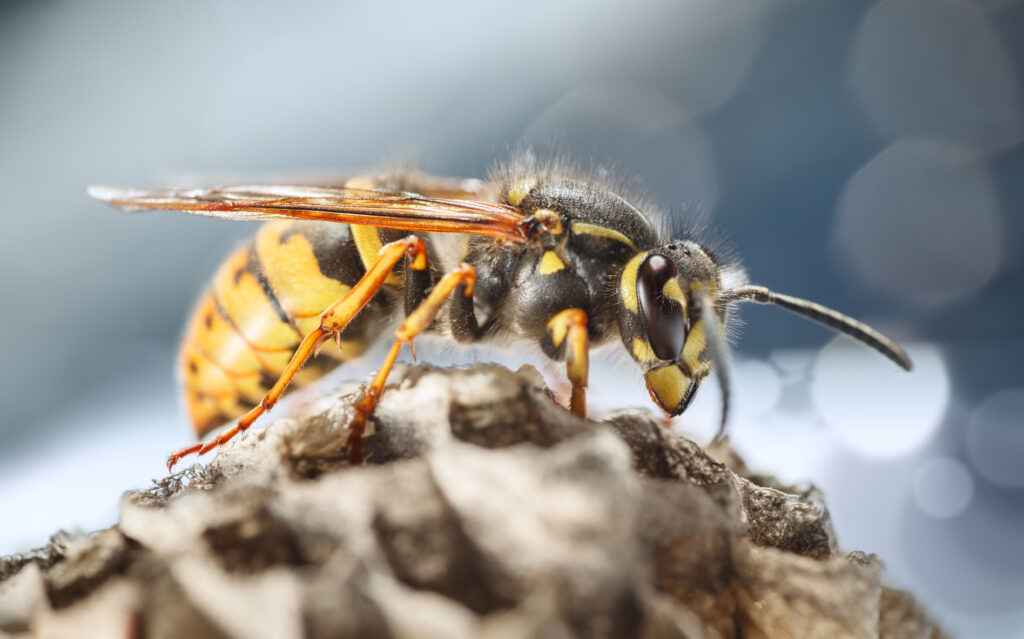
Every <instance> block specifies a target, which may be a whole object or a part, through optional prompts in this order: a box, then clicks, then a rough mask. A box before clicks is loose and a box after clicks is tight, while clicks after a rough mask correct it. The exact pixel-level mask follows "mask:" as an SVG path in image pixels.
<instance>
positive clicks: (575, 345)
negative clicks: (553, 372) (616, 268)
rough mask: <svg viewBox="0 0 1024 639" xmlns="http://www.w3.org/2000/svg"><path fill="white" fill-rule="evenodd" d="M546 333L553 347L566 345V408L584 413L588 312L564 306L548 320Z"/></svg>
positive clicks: (587, 368) (585, 405) (587, 367)
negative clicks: (569, 392) (568, 384)
mask: <svg viewBox="0 0 1024 639" xmlns="http://www.w3.org/2000/svg"><path fill="white" fill-rule="evenodd" d="M548 336H549V337H550V338H551V343H552V344H553V345H554V347H555V348H556V349H560V348H562V345H563V344H565V345H566V357H565V371H566V373H567V374H568V377H569V381H570V382H571V383H572V395H570V397H569V410H571V411H572V412H573V414H574V415H578V416H580V417H586V416H587V377H588V375H589V371H590V338H589V337H588V335H587V314H586V312H584V311H582V310H581V309H578V308H567V309H565V310H564V311H562V312H560V313H558V314H557V315H555V316H554V317H552V318H551V319H550V320H548Z"/></svg>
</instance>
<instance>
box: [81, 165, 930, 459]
mask: <svg viewBox="0 0 1024 639" xmlns="http://www.w3.org/2000/svg"><path fill="white" fill-rule="evenodd" d="M89 193H90V194H91V195H92V196H93V197H94V198H97V199H99V200H102V201H104V202H108V203H110V204H112V205H114V206H116V207H119V208H121V209H123V210H125V211H129V212H135V211H141V210H147V209H160V210H173V211H184V212H186V213H191V214H197V215H207V216H212V217H218V218H224V219H232V220H259V221H264V220H267V222H266V223H265V224H264V225H263V226H262V227H261V228H260V230H259V231H258V232H257V233H256V235H255V237H254V238H253V239H252V240H251V241H250V242H249V243H248V244H246V245H244V246H242V247H241V248H239V249H237V250H236V251H235V252H234V253H232V254H231V255H230V256H229V257H228V258H227V260H226V261H225V262H224V263H223V265H222V266H221V267H220V268H219V270H218V271H217V273H216V274H215V275H214V277H213V280H212V283H211V285H210V286H209V288H208V289H207V290H206V291H205V292H204V293H203V294H202V295H201V297H200V299H199V302H198V304H197V306H196V308H195V311H194V313H193V315H192V317H191V319H190V320H189V322H188V325H187V329H186V333H185V337H184V339H183V341H182V344H181V353H180V373H181V377H182V378H183V380H184V395H185V403H186V406H187V410H188V413H189V415H190V417H191V421H192V424H193V426H194V429H195V432H196V435H197V436H198V438H200V439H201V438H202V437H203V436H204V435H206V434H207V433H208V432H210V431H211V430H213V429H215V428H217V427H219V426H220V425H222V424H224V423H225V422H227V421H230V420H234V419H236V418H238V421H237V422H236V423H235V424H234V425H233V426H231V427H230V428H228V429H227V430H224V431H223V432H221V433H220V434H219V435H218V436H216V437H214V438H212V439H210V440H209V441H207V442H205V443H203V442H201V441H200V443H196V444H194V445H191V446H188V447H185V448H182V449H180V450H178V451H175V452H173V453H171V455H170V456H169V458H168V464H167V465H168V469H169V470H170V468H171V467H173V465H174V464H175V463H176V462H177V461H178V460H180V459H181V458H182V457H184V456H186V455H189V454H191V453H199V454H203V453H206V452H208V451H210V450H212V449H213V448H215V447H217V446H219V445H221V444H224V443H225V442H227V441H228V440H230V439H231V438H232V437H234V436H235V435H237V434H238V433H240V432H242V431H244V430H246V429H247V428H249V427H250V426H251V425H252V424H253V422H254V421H255V420H256V419H257V418H258V417H260V416H261V415H262V414H263V413H264V412H266V411H268V410H270V409H271V408H272V407H273V406H274V405H275V403H276V402H277V401H278V399H279V398H280V397H281V396H282V394H283V393H284V392H285V390H286V389H287V388H288V387H289V384H291V383H292V382H293V381H294V382H296V383H301V382H302V381H303V379H304V378H315V377H316V376H318V375H321V374H323V373H324V372H325V371H326V370H327V369H329V368H331V367H333V366H336V365H338V364H339V363H341V362H344V361H346V360H348V359H351V358H353V357H356V356H358V355H360V354H361V353H363V352H364V351H365V350H366V349H367V347H368V346H369V345H371V344H372V343H373V342H374V341H375V340H376V339H377V338H379V337H380V336H381V334H382V333H384V332H385V331H386V330H387V328H386V327H388V326H389V325H393V324H389V320H391V319H394V320H395V321H397V320H398V319H399V317H398V316H399V314H401V315H404V321H402V322H401V324H400V325H399V327H398V328H397V329H396V330H395V331H394V341H393V343H392V346H391V349H390V350H389V351H388V353H387V355H386V357H385V359H384V362H383V364H382V366H381V367H380V369H379V371H378V372H377V373H376V375H375V376H374V378H373V380H372V381H371V382H370V383H369V384H368V386H366V388H365V390H364V391H363V393H362V396H361V398H360V399H359V400H358V402H357V403H356V405H355V411H354V415H353V417H352V420H351V423H350V424H349V434H348V438H347V446H348V450H349V455H350V459H351V461H352V462H354V463H358V462H360V461H361V459H362V446H361V442H362V435H363V431H364V429H365V427H366V423H367V420H368V419H369V418H370V417H371V415H372V413H373V410H374V407H375V406H376V404H377V401H378V399H379V398H380V395H381V393H382V392H383V391H384V386H385V382H386V380H387V376H388V373H389V372H390V370H391V368H392V366H393V365H394V363H395V361H396V358H397V357H398V355H399V352H400V350H401V349H402V347H403V345H405V344H409V345H410V347H412V344H413V340H414V339H415V338H416V337H417V336H419V335H421V334H424V333H432V334H437V335H441V336H444V337H447V338H450V339H453V340H455V341H457V342H464V343H468V342H480V341H485V340H491V339H494V338H498V337H501V338H505V339H508V338H513V339H519V340H528V341H531V342H533V343H535V344H538V345H539V346H540V348H541V349H542V351H543V352H544V353H545V354H546V355H547V356H548V357H549V358H551V359H552V360H555V361H559V362H565V370H566V374H567V377H568V380H569V382H570V384H571V395H570V399H569V409H570V410H571V411H572V412H573V413H575V414H576V415H579V416H586V388H587V377H588V370H589V363H588V357H589V351H590V349H591V348H592V347H596V346H599V345H602V344H604V343H606V342H611V341H613V340H615V339H616V338H618V339H619V340H620V341H621V343H622V346H623V347H624V348H625V350H626V352H627V353H628V354H629V356H630V357H631V358H632V359H633V360H634V361H635V362H636V364H637V365H638V366H639V367H640V369H641V371H642V373H643V377H644V380H645V381H646V384H647V390H648V391H649V393H650V396H651V398H652V400H653V401H654V402H655V403H656V404H657V405H658V406H659V407H660V408H661V409H662V410H664V411H665V413H667V414H668V415H671V416H676V415H679V414H680V413H682V412H683V411H684V410H686V408H687V406H689V405H690V403H691V402H692V400H693V398H694V396H695V394H696V393H697V390H698V388H699V387H700V385H701V383H702V382H703V381H704V380H705V379H706V378H707V377H708V376H709V374H710V373H711V371H712V369H714V370H715V371H716V372H717V375H716V377H717V379H718V382H719V385H720V386H721V390H722V408H721V425H720V429H719V437H721V436H722V434H723V433H724V428H725V425H726V421H727V416H728V410H729V390H730V388H729V374H728V371H729V367H728V362H727V358H726V353H725V341H726V340H725V336H726V335H727V334H728V331H729V327H730V321H731V318H732V312H733V308H734V306H735V305H736V304H737V303H739V302H759V303H764V304H774V305H777V306H781V307H782V308H784V309H787V310H789V311H792V312H794V313H796V314H798V315H801V316H803V317H805V318H808V319H810V320H813V321H816V322H819V323H821V324H824V325H825V326H828V327H830V328H832V329H834V330H836V331H839V332H842V333H845V334H847V335H849V336H851V337H853V338H855V339H857V340H859V341H861V342H863V343H864V344H866V345H867V346H870V347H871V348H873V349H875V350H877V351H878V352H880V353H881V354H882V355H884V356H886V357H888V358H889V359H891V360H892V361H893V362H895V363H896V364H897V365H899V366H900V367H902V368H904V369H906V370H910V368H911V361H910V358H909V357H908V356H907V354H906V353H905V352H904V351H903V350H902V349H901V348H900V347H899V346H897V345H896V344H895V343H894V342H893V341H892V340H890V339H889V338H887V337H885V336H884V335H882V334H881V333H880V332H878V331H876V330H875V329H873V328H871V327H869V326H867V325H865V324H863V323H861V322H859V321H857V320H855V319H853V318H851V317H848V316H846V315H844V314H842V313H840V312H838V311H835V310H832V309H830V308H826V307H824V306H821V305H819V304H816V303H814V302H810V301H808V300H804V299H799V298H796V297H791V296H789V295H782V294H779V293H775V292H773V291H771V290H769V289H768V288H765V287H763V286H756V285H752V284H750V283H749V282H748V280H747V277H746V275H745V272H744V270H743V269H742V267H741V266H740V265H739V263H738V262H737V261H736V260H734V259H730V258H725V257H721V256H719V255H717V254H716V252H714V251H712V250H711V249H710V248H709V247H708V245H706V244H703V243H701V242H699V241H698V240H697V239H696V238H695V237H691V236H684V237H679V238H673V237H670V236H669V234H668V233H667V232H666V231H664V230H662V228H661V227H660V226H658V225H657V224H656V223H655V222H654V221H653V218H654V216H653V215H651V212H652V211H653V208H652V207H650V206H649V205H647V204H646V203H645V202H644V201H643V199H642V198H636V197H632V196H628V195H624V193H625V191H623V190H622V189H621V188H618V187H616V186H613V185H611V184H610V183H608V182H607V181H606V180H605V179H604V178H595V177H594V176H593V175H587V174H586V173H581V172H575V171H573V170H570V169H568V168H566V166H565V165H551V166H549V167H539V166H538V165H537V164H535V163H521V164H519V165H513V166H511V167H509V168H506V169H504V170H499V171H496V172H495V173H493V175H492V177H491V178H490V179H488V180H476V179H451V178H439V177H432V176H428V175H422V174H416V173H410V174H398V175H396V174H387V173H381V174H377V175H365V176H360V177H355V178H351V179H348V180H344V181H337V182H335V183H332V184H326V183H324V184H319V183H318V184H281V185H243V186H224V187H215V188H191V189H183V188H171V189H123V188H112V187H91V188H90V189H89ZM318 355H319V356H320V357H317V356H318ZM314 358H315V362H314V365H312V366H309V367H306V369H305V370H300V369H302V368H303V366H304V365H305V364H306V363H307V362H309V361H310V360H313V359H314Z"/></svg>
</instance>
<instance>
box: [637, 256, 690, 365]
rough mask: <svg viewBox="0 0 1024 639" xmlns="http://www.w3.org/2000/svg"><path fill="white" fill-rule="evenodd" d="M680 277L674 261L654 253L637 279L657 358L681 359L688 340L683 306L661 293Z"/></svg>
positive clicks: (648, 331)
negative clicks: (680, 356) (666, 285)
mask: <svg viewBox="0 0 1024 639" xmlns="http://www.w3.org/2000/svg"><path fill="white" fill-rule="evenodd" d="M677 274H678V271H677V270H676V265H675V264H673V263H672V260H670V259H668V258H667V257H665V256H664V255H658V254H657V253H655V254H652V255H650V256H648V257H647V259H645V260H644V261H643V263H642V264H641V265H640V273H639V275H638V276H637V282H636V290H637V297H639V298H640V313H641V314H642V315H643V316H644V319H645V320H646V321H647V338H648V340H650V342H651V348H652V349H653V350H654V354H655V355H656V356H657V357H658V359H664V360H675V359H676V358H678V357H679V353H680V352H682V350H683V342H684V341H685V340H686V325H685V323H684V322H683V305H682V304H680V303H679V301H678V300H674V299H672V298H670V297H667V296H666V295H665V294H664V293H663V292H662V289H663V288H664V286H665V284H666V283H667V282H668V281H669V280H671V279H673V278H674V277H675V276H676V275H677Z"/></svg>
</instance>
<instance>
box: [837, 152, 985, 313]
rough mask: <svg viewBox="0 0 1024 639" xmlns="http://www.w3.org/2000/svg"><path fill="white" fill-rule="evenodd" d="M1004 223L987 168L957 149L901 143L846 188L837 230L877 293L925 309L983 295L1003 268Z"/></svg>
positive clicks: (844, 249) (839, 240)
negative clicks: (1000, 266)
mask: <svg viewBox="0 0 1024 639" xmlns="http://www.w3.org/2000/svg"><path fill="white" fill-rule="evenodd" d="M1002 233H1003V219H1002V211H1001V207H1000V205H999V200H998V196H997V195H996V192H995V188H994V186H993V184H992V180H991V177H990V175H989V173H988V170H987V168H986V167H985V166H984V165H983V164H981V163H980V162H979V161H978V160H977V159H976V158H975V157H974V156H973V155H972V154H971V153H969V152H967V151H965V150H964V149H962V148H960V147H957V146H955V145H952V144H949V143H944V142H939V141H929V140H901V141H899V142H897V143H895V144H894V145H892V146H890V147H889V148H887V149H886V150H884V151H883V152H882V153H880V154H879V155H878V156H876V157H875V158H874V159H872V160H871V161H870V162H868V164H867V165H865V166H864V167H862V168H861V169H860V170H859V171H857V173H855V174H854V175H853V177H851V178H850V180H849V181H848V182H847V184H846V187H845V189H844V190H843V193H842V195H841V197H840V202H839V213H838V217H837V219H836V224H835V226H834V229H833V237H834V241H835V242H836V243H837V245H838V247H839V249H840V251H841V254H842V255H843V256H844V257H846V258H847V259H848V260H849V263H850V264H851V265H852V266H853V268H854V270H855V271H856V272H857V274H858V275H860V276H861V277H862V278H863V280H864V281H865V282H866V283H867V284H869V285H870V286H871V287H873V288H875V289H878V290H881V291H884V292H887V293H889V294H891V295H894V296H898V297H900V298H901V299H907V300H911V301H914V302H916V303H918V304H921V305H932V304H940V303H946V302H950V301H953V300H956V299H959V298H962V297H964V296H966V295H969V294H971V293H975V292H977V291H978V290H979V289H980V288H981V287H982V286H984V285H985V284H986V283H987V282H988V281H989V280H990V279H991V278H992V277H993V276H994V275H995V273H996V271H997V270H998V268H999V265H1000V263H1001V261H1002V256H1003V250H1002Z"/></svg>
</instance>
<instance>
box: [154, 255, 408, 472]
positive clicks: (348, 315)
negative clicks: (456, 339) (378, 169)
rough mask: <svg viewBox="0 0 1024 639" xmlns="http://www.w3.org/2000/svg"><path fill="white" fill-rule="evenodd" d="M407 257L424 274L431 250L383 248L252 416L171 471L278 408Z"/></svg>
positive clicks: (170, 463)
mask: <svg viewBox="0 0 1024 639" xmlns="http://www.w3.org/2000/svg"><path fill="white" fill-rule="evenodd" d="M404 255H409V257H410V261H409V268H410V269H412V270H413V271H424V270H426V269H427V248H426V245H425V244H424V243H423V240H421V239H420V238H418V237H416V236H415V235H410V236H408V237H405V238H403V239H401V240H398V241H395V242H391V243H390V244H386V245H384V247H383V248H381V250H380V253H379V254H378V256H377V260H376V261H375V262H374V263H373V264H372V265H371V266H370V268H369V269H368V270H367V271H366V273H364V274H363V277H362V278H360V279H359V281H358V282H357V283H356V285H355V286H353V287H352V289H351V290H350V291H349V292H348V293H346V294H345V296H344V297H342V298H341V299H340V300H338V301H337V302H335V303H334V304H331V305H330V306H328V307H327V309H326V310H325V311H324V312H323V313H321V314H320V326H318V327H317V328H315V329H313V330H312V331H310V332H309V333H308V334H307V335H306V336H305V337H304V338H303V339H302V342H300V343H299V346H298V348H296V349H295V353H294V354H293V355H292V358H291V360H289V362H288V366H286V367H285V369H284V372H282V373H281V375H280V376H279V377H278V378H277V382H276V383H275V384H274V385H273V386H272V387H271V389H270V390H269V391H268V392H267V394H266V396H264V397H263V399H262V400H261V401H260V403H259V404H257V405H256V406H255V407H253V409H252V410H250V411H249V412H248V413H246V414H245V415H243V416H242V418H241V419H239V420H238V423H236V424H235V425H234V426H232V427H231V428H229V429H227V430H226V431H224V432H223V433H221V434H220V435H218V436H217V437H215V438H213V439H211V440H210V441H208V442H206V443H205V444H194V445H192V446H187V447H185V448H182V449H180V450H176V451H174V452H173V453H171V454H170V456H169V457H168V458H167V470H170V469H171V468H173V467H174V465H175V464H176V463H178V460H180V459H181V458H182V457H184V456H186V455H189V454H191V453H196V452H198V453H199V454H200V455H202V454H205V453H208V452H209V451H211V450H213V449H214V448H216V447H217V446H220V445H222V444H224V443H225V442H227V441H228V440H230V439H231V438H232V437H234V436H235V435H237V434H238V433H240V432H242V431H244V430H246V429H247V428H249V426H251V425H252V423H253V422H255V421H256V419H257V418H259V416H260V415H262V414H263V413H265V412H266V411H268V410H270V409H271V408H273V407H274V404H276V403H277V400H278V399H280V397H281V395H282V393H284V391H285V389H286V388H287V387H288V384H289V382H291V380H292V378H293V377H295V374H296V373H298V372H299V369H300V368H302V365H303V364H305V363H306V360H308V359H309V358H310V357H312V356H315V355H316V353H317V351H318V350H319V348H320V345H321V344H322V343H323V342H325V341H326V340H329V339H331V338H332V337H336V336H338V335H340V334H341V332H342V331H343V330H345V327H346V326H347V325H348V323H349V322H350V321H351V320H352V318H353V317H355V315H356V313H358V312H359V311H360V310H361V309H362V308H363V307H364V306H366V304H367V303H368V302H369V301H370V299H372V298H373V296H374V295H375V294H376V293H377V291H379V290H380V288H381V287H382V286H383V285H384V282H385V280H387V278H388V276H389V275H390V274H391V270H392V269H393V268H394V267H395V265H396V264H398V262H399V261H401V259H402V257H403V256H404Z"/></svg>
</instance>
